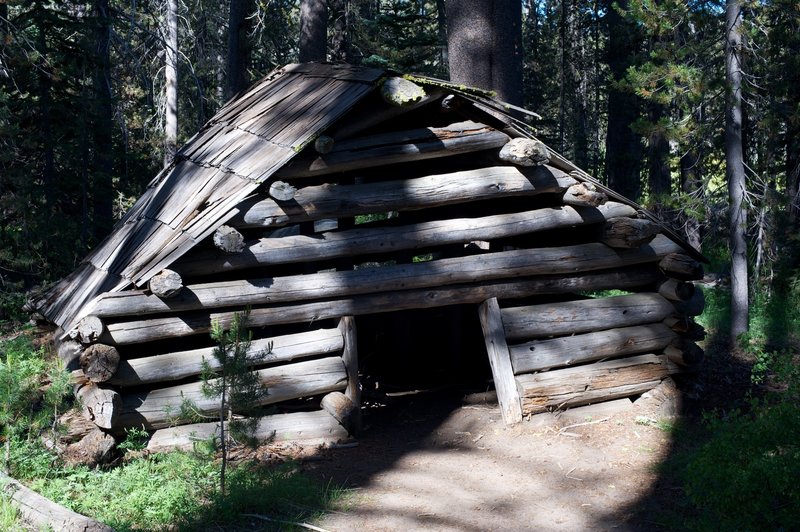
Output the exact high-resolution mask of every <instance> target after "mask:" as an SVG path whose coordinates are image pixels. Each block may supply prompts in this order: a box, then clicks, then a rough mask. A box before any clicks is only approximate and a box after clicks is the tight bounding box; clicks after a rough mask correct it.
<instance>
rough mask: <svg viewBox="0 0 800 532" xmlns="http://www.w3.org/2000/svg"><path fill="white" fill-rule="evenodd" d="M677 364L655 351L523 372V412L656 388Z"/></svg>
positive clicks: (521, 384)
mask: <svg viewBox="0 0 800 532" xmlns="http://www.w3.org/2000/svg"><path fill="white" fill-rule="evenodd" d="M678 371H679V370H678V368H677V366H675V365H674V364H672V363H671V362H670V361H669V360H668V359H667V357H665V356H663V355H662V356H656V355H653V354H646V355H638V356H633V357H625V358H620V359H616V360H607V361H605V362H595V363H594V364H586V365H583V366H576V367H573V368H566V369H560V370H556V371H545V372H543V373H529V374H526V375H519V376H518V377H517V384H518V386H519V389H520V395H521V397H522V412H523V414H525V415H527V414H538V413H540V412H547V411H548V410H555V409H562V408H566V407H570V406H579V405H585V404H591V403H599V402H602V401H608V400H611V399H619V398H620V397H629V396H631V395H638V394H642V393H644V392H646V391H648V390H652V389H653V388H655V387H656V386H658V384H659V383H660V382H661V380H662V379H664V378H665V377H666V376H667V375H669V374H671V373H676V372H678Z"/></svg>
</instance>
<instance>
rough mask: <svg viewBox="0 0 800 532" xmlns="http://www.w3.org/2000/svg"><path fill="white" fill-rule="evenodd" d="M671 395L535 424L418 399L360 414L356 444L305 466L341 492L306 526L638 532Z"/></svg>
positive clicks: (488, 409) (665, 435)
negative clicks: (638, 509) (638, 511)
mask: <svg viewBox="0 0 800 532" xmlns="http://www.w3.org/2000/svg"><path fill="white" fill-rule="evenodd" d="M678 397H679V395H678V394H677V393H676V392H675V391H674V387H673V388H668V389H667V390H666V393H662V392H661V391H660V390H659V391H657V392H656V393H653V394H652V395H651V396H645V397H643V398H642V399H640V400H639V401H638V402H637V403H635V404H631V405H629V406H628V407H627V408H626V409H624V411H622V412H620V411H617V412H615V413H609V412H608V411H603V410H594V411H588V412H587V411H571V412H570V413H569V414H568V415H563V416H561V417H555V416H552V415H550V414H544V415H539V416H534V417H533V418H532V419H531V420H529V421H526V422H524V423H522V424H519V425H517V426H513V427H507V426H505V425H504V424H503V421H502V418H501V415H500V411H499V409H498V408H497V407H496V406H493V405H489V404H485V405H480V404H479V405H463V404H462V403H461V401H460V398H459V397H453V396H452V394H451V395H447V394H433V395H425V394H422V395H419V396H415V397H414V398H413V399H410V400H408V399H407V400H406V401H405V402H402V403H399V404H395V405H393V406H390V407H383V408H379V409H375V412H371V411H368V413H367V415H366V416H365V420H364V421H365V429H364V431H363V433H362V435H361V437H360V438H359V443H358V446H356V447H353V448H344V449H334V450H330V451H326V452H325V453H323V454H322V455H315V456H314V457H313V458H311V459H310V460H307V461H305V462H304V464H305V465H304V469H305V470H306V471H307V472H310V473H311V474H313V475H315V476H317V477H318V478H321V479H323V480H324V481H326V482H331V483H332V484H334V485H344V486H346V487H348V488H349V489H350V491H349V495H348V496H346V497H345V498H344V500H343V502H342V503H341V504H340V507H339V508H338V509H337V511H335V512H333V513H330V514H328V515H326V516H325V517H324V518H322V519H321V520H319V521H318V522H316V523H314V524H315V525H317V526H319V527H322V528H324V529H326V530H331V531H351V530H360V531H401V530H402V531H408V530H437V531H438V530H442V531H444V530H448V531H449V530H453V531H476V532H477V531H486V530H612V529H613V530H634V529H636V530H646V529H648V528H651V527H649V526H648V524H647V523H646V522H642V518H641V516H638V515H637V516H635V519H634V515H633V513H632V510H631V509H632V508H634V507H635V506H636V505H637V504H638V501H639V500H640V499H641V498H642V497H643V496H644V495H645V494H646V493H648V492H649V491H650V490H651V489H652V488H653V487H654V485H655V482H656V480H657V479H658V474H657V472H656V471H655V466H656V465H657V464H659V463H660V462H661V461H662V460H663V458H664V457H665V456H666V455H667V454H668V452H669V449H670V445H671V436H670V432H669V431H668V430H667V431H665V430H663V429H664V427H665V425H664V424H663V423H657V421H658V420H668V419H671V418H670V416H671V415H673V414H674V413H675V411H676V410H675V409H676V403H677V398H678Z"/></svg>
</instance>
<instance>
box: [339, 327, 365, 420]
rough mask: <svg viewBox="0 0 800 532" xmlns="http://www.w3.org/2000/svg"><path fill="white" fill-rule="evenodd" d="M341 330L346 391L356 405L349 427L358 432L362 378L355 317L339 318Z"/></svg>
mask: <svg viewBox="0 0 800 532" xmlns="http://www.w3.org/2000/svg"><path fill="white" fill-rule="evenodd" d="M339 332H340V333H341V335H342V338H343V339H344V349H343V350H342V361H343V362H344V366H345V368H347V388H346V390H345V392H344V393H345V395H346V396H347V398H348V399H350V401H351V402H352V403H353V405H355V411H354V412H353V414H352V415H351V417H350V425H349V426H348V429H350V432H351V433H353V434H358V433H359V432H360V431H361V379H360V378H359V376H358V335H357V333H356V319H355V317H353V316H342V318H341V319H340V320H339ZM346 426H347V425H346Z"/></svg>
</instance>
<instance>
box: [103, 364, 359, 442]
mask: <svg viewBox="0 0 800 532" xmlns="http://www.w3.org/2000/svg"><path fill="white" fill-rule="evenodd" d="M257 374H258V378H259V380H260V381H261V382H262V383H263V384H264V386H266V388H267V395H266V396H265V397H264V398H262V399H261V400H260V401H259V404H261V405H268V404H275V403H280V402H281V401H288V400H289V399H297V398H298V397H304V396H312V395H321V394H324V393H327V392H333V391H336V390H342V389H344V388H345V387H346V386H347V372H346V370H345V367H344V364H343V363H342V359H341V358H339V357H338V356H335V357H328V358H322V359H318V360H307V361H304V362H296V363H294V364H287V365H285V366H278V367H274V368H267V369H262V370H259V371H258V372H257ZM202 387H203V383H202V382H193V383H190V384H182V385H179V386H170V387H168V388H160V389H157V390H151V391H149V392H142V393H137V394H130V395H125V396H123V398H122V412H121V414H120V415H119V418H118V419H117V422H116V423H115V424H114V429H117V430H121V429H124V428H130V427H141V426H143V425H144V427H145V428H146V429H148V430H151V429H156V428H163V427H166V426H168V425H171V424H182V423H181V420H180V419H177V416H178V414H179V412H180V408H181V403H182V402H183V401H185V400H188V401H190V402H191V403H192V404H193V407H194V408H196V409H197V412H198V413H199V414H207V415H210V414H213V413H214V412H215V411H216V410H218V409H219V398H207V397H205V396H203V393H202ZM183 423H186V421H183Z"/></svg>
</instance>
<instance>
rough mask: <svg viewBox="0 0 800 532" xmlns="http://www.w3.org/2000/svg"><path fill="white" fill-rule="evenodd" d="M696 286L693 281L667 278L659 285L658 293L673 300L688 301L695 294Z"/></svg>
mask: <svg viewBox="0 0 800 532" xmlns="http://www.w3.org/2000/svg"><path fill="white" fill-rule="evenodd" d="M694 292H695V288H694V285H693V284H692V283H687V282H684V281H678V280H677V279H666V280H664V282H662V283H661V284H659V285H658V293H659V294H661V295H662V296H663V297H665V298H667V299H669V300H671V301H687V300H689V299H692V296H694Z"/></svg>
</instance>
